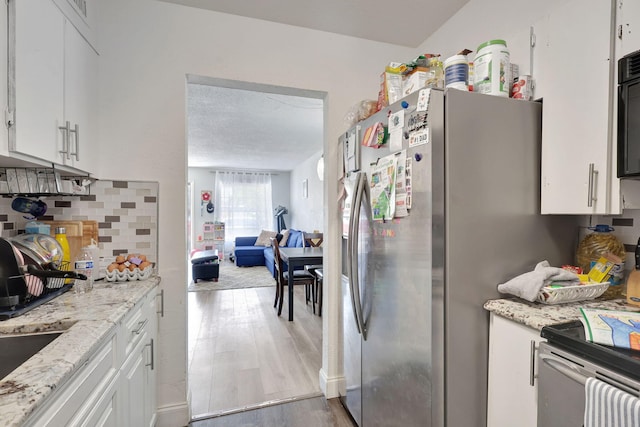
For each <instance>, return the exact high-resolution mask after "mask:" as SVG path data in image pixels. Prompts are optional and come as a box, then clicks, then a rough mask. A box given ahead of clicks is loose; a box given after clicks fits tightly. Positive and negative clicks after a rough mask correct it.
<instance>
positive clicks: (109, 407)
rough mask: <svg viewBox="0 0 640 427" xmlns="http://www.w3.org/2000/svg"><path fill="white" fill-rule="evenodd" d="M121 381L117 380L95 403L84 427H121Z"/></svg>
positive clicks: (83, 424)
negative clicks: (119, 393)
mask: <svg viewBox="0 0 640 427" xmlns="http://www.w3.org/2000/svg"><path fill="white" fill-rule="evenodd" d="M118 380H119V379H118V378H116V379H115V380H114V381H113V382H112V383H111V385H110V386H109V388H107V390H106V391H105V392H104V393H103V394H102V396H101V397H100V399H99V400H98V401H97V402H96V403H95V406H94V407H93V408H92V411H91V413H90V414H89V416H88V417H87V419H86V420H85V421H84V422H83V423H82V427H119V426H120V423H119V420H118V415H119V413H118V408H119V401H118V399H119V395H118V390H119V386H118V384H119V381H118Z"/></svg>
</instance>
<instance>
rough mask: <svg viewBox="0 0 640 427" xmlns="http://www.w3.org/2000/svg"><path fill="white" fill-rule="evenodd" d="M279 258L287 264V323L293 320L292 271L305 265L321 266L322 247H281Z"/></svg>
mask: <svg viewBox="0 0 640 427" xmlns="http://www.w3.org/2000/svg"><path fill="white" fill-rule="evenodd" d="M280 257H281V258H282V261H283V262H286V263H287V266H288V272H289V283H288V288H289V321H292V320H293V270H295V268H296V267H304V266H305V265H311V264H315V265H321V264H322V247H315V248H314V247H311V248H306V247H305V248H302V247H295V248H289V247H281V248H280Z"/></svg>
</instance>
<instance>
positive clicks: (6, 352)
mask: <svg viewBox="0 0 640 427" xmlns="http://www.w3.org/2000/svg"><path fill="white" fill-rule="evenodd" d="M60 335H62V332H48V333H43V334H29V335H4V336H3V335H0V379H2V378H4V377H6V376H7V375H9V374H10V373H11V372H13V371H14V370H15V369H16V368H17V367H18V366H20V365H22V364H23V363H24V362H26V361H27V360H28V359H29V358H30V357H31V356H33V355H34V354H36V353H37V352H39V351H40V350H42V349H43V348H44V347H46V346H47V344H49V343H50V342H51V341H53V340H55V339H56V338H58V337H59V336H60Z"/></svg>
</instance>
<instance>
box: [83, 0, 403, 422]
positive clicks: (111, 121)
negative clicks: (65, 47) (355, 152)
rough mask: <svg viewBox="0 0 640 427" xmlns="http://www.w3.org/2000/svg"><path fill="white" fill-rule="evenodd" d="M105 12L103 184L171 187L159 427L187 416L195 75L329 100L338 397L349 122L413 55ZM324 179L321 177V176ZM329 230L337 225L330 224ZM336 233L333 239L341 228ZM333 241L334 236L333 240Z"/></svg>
mask: <svg viewBox="0 0 640 427" xmlns="http://www.w3.org/2000/svg"><path fill="white" fill-rule="evenodd" d="M95 3H96V4H97V5H99V7H100V11H99V12H100V28H101V29H100V94H99V100H100V150H99V154H100V159H101V162H100V163H101V168H100V170H99V173H98V176H99V177H104V178H118V179H138V180H150V181H159V182H160V196H159V203H160V213H159V243H160V254H159V261H160V265H161V266H162V269H161V270H160V274H161V276H162V283H161V286H162V288H163V289H164V292H165V301H166V303H165V317H164V318H162V319H160V325H159V328H160V337H159V340H158V341H159V360H158V362H159V364H158V365H159V370H158V376H159V378H158V405H159V408H160V412H159V423H158V425H159V427H162V426H172V427H173V426H177V425H181V424H184V423H185V422H186V419H187V418H188V414H187V412H186V408H187V405H186V398H187V384H186V366H187V362H186V355H187V353H186V347H187V345H186V320H187V316H186V288H187V284H186V277H187V271H186V269H187V265H186V263H185V260H184V254H185V253H186V242H185V235H186V230H185V224H186V222H185V203H186V190H185V189H186V185H185V183H186V181H187V167H186V144H185V140H186V126H185V122H186V118H185V115H186V114H185V105H186V78H185V75H186V74H195V75H200V76H210V77H217V78H225V79H232V80H240V81H247V82H256V83H263V84H271V85H277V86H286V87H294V88H300V89H310V90H317V91H322V92H326V94H327V95H326V98H325V129H324V135H325V146H324V153H325V160H326V161H327V176H328V177H330V179H327V180H325V181H324V190H325V191H324V201H323V205H324V206H326V209H327V212H328V213H329V214H328V215H327V216H326V218H325V224H324V226H323V227H321V228H322V229H323V230H325V233H327V231H329V233H328V234H329V235H330V236H334V237H329V238H328V239H325V245H326V246H327V248H328V251H327V252H328V253H333V254H336V256H331V257H329V256H328V258H327V260H325V269H326V274H327V278H326V282H325V283H326V287H327V293H326V298H327V300H325V307H327V313H326V314H325V315H324V316H323V323H324V324H323V327H324V330H325V335H324V337H325V338H324V340H323V368H322V371H321V373H320V376H321V379H322V382H321V384H323V387H327V393H328V395H329V396H335V395H336V392H337V387H338V381H339V379H340V378H339V375H340V371H341V368H340V367H339V366H338V348H339V335H338V327H337V325H338V321H339V296H338V295H339V288H338V286H339V283H340V282H339V260H338V257H337V254H339V241H338V236H339V231H338V224H339V216H338V209H337V191H338V190H337V176H338V168H337V164H338V158H339V156H338V153H337V144H336V143H335V141H336V140H337V138H338V135H339V134H340V133H342V132H343V131H344V130H346V127H347V126H346V125H345V124H344V123H343V116H344V114H345V112H346V111H347V110H348V108H349V107H350V106H351V105H353V104H355V103H356V102H358V101H360V100H362V99H376V97H377V92H378V86H379V83H378V78H379V74H380V72H381V71H382V69H383V67H384V64H386V63H387V62H390V61H393V60H398V59H402V58H410V57H411V56H412V55H413V53H414V52H413V51H412V50H409V49H406V48H400V47H398V46H393V45H388V44H383V43H375V42H368V41H364V40H360V39H355V38H349V37H343V36H338V35H333V34H329V33H323V32H318V31H311V30H304V29H301V28H297V27H293V26H287V25H280V24H273V23H269V22H263V21H258V20H253V19H246V18H241V17H237V16H232V15H225V14H220V13H215V12H208V11H203V10H197V9H192V8H188V7H183V6H178V5H173V4H168V3H161V2H157V1H153V0H135V1H130V0H129V1H127V0H110V1H103V2H95ZM314 170H315V168H314ZM329 224H330V225H329ZM331 227H333V228H331ZM332 230H333V233H331V231H332Z"/></svg>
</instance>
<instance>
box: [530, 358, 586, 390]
mask: <svg viewBox="0 0 640 427" xmlns="http://www.w3.org/2000/svg"><path fill="white" fill-rule="evenodd" d="M540 359H541V360H542V363H544V364H545V365H547V366H548V367H550V368H551V369H553V370H555V371H558V372H560V373H561V374H563V375H564V376H566V377H568V378H571V379H572V380H574V381H575V382H577V383H578V384H582V385H584V384H585V383H586V382H587V378H588V377H587V376H586V375H584V374H583V373H582V372H580V369H579V368H578V367H576V366H575V365H570V364H568V363H566V362H565V361H563V360H560V359H557V358H555V357H553V356H550V355H548V354H541V355H540Z"/></svg>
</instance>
